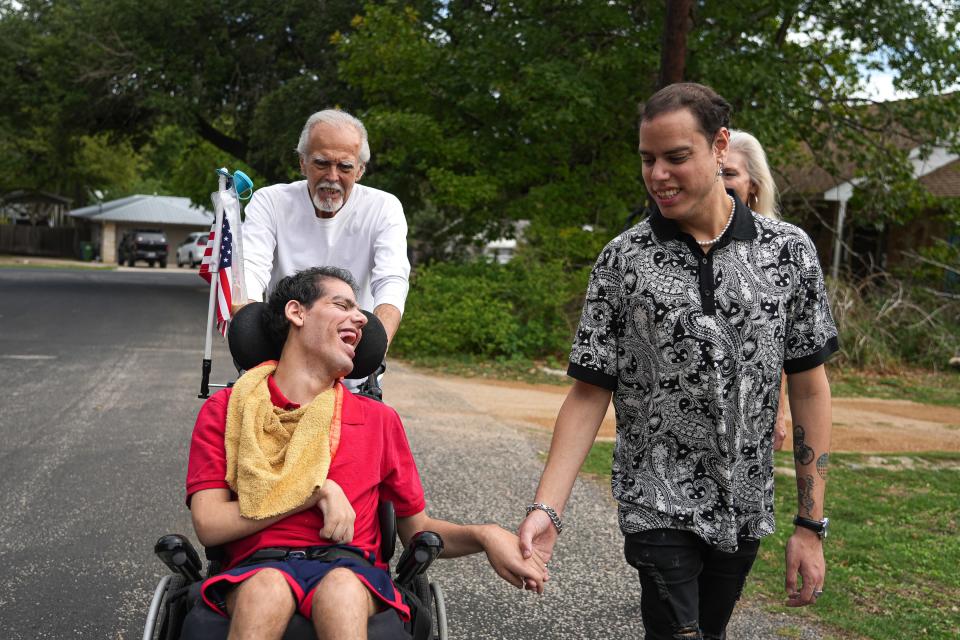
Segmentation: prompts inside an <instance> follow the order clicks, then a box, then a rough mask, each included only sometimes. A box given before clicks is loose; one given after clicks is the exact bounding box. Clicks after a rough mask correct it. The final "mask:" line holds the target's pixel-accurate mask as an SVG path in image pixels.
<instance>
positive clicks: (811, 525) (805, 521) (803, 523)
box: [793, 516, 830, 540]
mask: <svg viewBox="0 0 960 640" xmlns="http://www.w3.org/2000/svg"><path fill="white" fill-rule="evenodd" d="M793 524H795V525H796V526H798V527H803V528H804V529H810V531H813V532H814V533H815V534H817V537H818V538H820V539H821V540H823V539H824V538H826V537H827V527H828V526H829V525H830V518H824V519H823V520H811V519H810V518H802V517H800V516H794V518H793Z"/></svg>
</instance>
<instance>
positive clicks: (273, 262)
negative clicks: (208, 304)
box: [243, 180, 410, 313]
mask: <svg viewBox="0 0 960 640" xmlns="http://www.w3.org/2000/svg"><path fill="white" fill-rule="evenodd" d="M318 266H335V267H341V268H343V269H346V270H348V271H349V272H350V273H352V274H353V277H354V278H355V279H356V281H357V284H358V285H359V287H360V297H359V300H358V303H359V304H360V307H361V308H362V309H367V310H370V311H372V310H373V309H375V308H376V307H377V306H379V305H381V304H391V305H393V306H395V307H396V308H397V309H399V310H400V312H401V313H403V306H404V302H405V301H406V299H407V291H408V289H409V282H408V279H409V277H410V261H409V260H408V259H407V220H406V218H405V217H404V215H403V206H402V205H401V204H400V201H399V200H398V199H397V198H396V197H395V196H393V195H391V194H389V193H387V192H386V191H380V190H379V189H373V188H371V187H365V186H363V185H360V184H354V185H353V189H352V190H351V192H350V197H349V199H348V200H347V203H346V205H345V206H344V207H343V209H341V210H340V211H338V212H337V214H336V215H335V216H333V217H332V218H318V217H317V216H316V215H315V213H314V208H313V202H311V200H310V194H309V192H308V190H307V181H306V180H300V181H299V182H292V183H290V184H276V185H272V186H269V187H264V188H262V189H259V190H257V191H256V192H255V193H254V194H253V198H252V199H251V200H250V203H249V204H248V205H247V207H246V220H245V221H244V223H243V268H244V279H245V281H246V285H247V297H248V298H250V299H251V300H261V299H263V298H264V294H265V293H266V294H269V292H270V291H271V290H272V289H273V287H274V285H275V284H276V283H277V282H278V281H279V280H280V279H281V278H283V277H285V276H289V275H292V274H294V273H296V272H297V271H300V270H302V269H308V268H310V267H318Z"/></svg>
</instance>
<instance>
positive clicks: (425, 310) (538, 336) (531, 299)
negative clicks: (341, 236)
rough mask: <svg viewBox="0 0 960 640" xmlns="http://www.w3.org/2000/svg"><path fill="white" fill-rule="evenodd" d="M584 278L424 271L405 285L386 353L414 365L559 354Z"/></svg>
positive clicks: (466, 268) (528, 271)
mask: <svg viewBox="0 0 960 640" xmlns="http://www.w3.org/2000/svg"><path fill="white" fill-rule="evenodd" d="M586 277H587V273H586V272H585V271H584V270H575V271H569V270H564V268H563V264H562V263H561V262H559V261H549V262H538V263H524V262H523V261H521V260H515V261H512V262H510V263H508V264H506V265H500V264H496V263H492V262H486V261H475V262H470V263H466V264H453V263H436V264H432V265H429V266H426V267H422V268H420V269H419V270H418V271H417V272H416V274H415V277H414V278H413V281H412V282H411V288H410V295H409V297H408V298H407V305H406V306H407V310H406V313H405V314H404V318H403V324H402V325H401V328H400V331H399V332H398V333H397V337H396V339H395V341H394V343H393V345H392V347H391V349H392V351H391V352H392V353H395V354H396V355H398V356H400V357H404V356H408V357H413V358H423V357H437V356H448V357H453V358H457V357H461V356H469V355H475V356H485V357H490V358H498V359H511V358H519V357H544V356H553V355H557V354H562V353H565V352H566V351H568V350H569V348H570V341H571V339H572V336H573V330H574V327H575V326H576V324H575V323H576V320H577V318H578V316H579V307H580V305H581V304H582V295H583V290H584V288H585V286H586Z"/></svg>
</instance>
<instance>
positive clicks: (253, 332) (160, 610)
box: [143, 303, 447, 640]
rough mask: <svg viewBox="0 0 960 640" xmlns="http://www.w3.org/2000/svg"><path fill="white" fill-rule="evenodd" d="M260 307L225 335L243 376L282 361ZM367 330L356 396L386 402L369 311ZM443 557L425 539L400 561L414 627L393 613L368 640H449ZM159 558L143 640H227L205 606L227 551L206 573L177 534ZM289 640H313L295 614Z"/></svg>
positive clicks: (388, 511)
mask: <svg viewBox="0 0 960 640" xmlns="http://www.w3.org/2000/svg"><path fill="white" fill-rule="evenodd" d="M263 313H264V305H263V303H251V304H249V305H247V306H245V307H244V308H243V309H241V310H240V311H239V312H238V313H237V315H236V316H235V317H234V319H233V320H232V322H231V325H230V330H229V333H228V336H227V337H228V343H229V346H230V353H231V355H232V356H233V359H234V364H235V365H236V366H237V369H238V371H245V370H246V369H249V368H250V367H253V366H256V365H257V364H259V363H261V362H264V361H266V360H276V359H278V358H279V354H280V349H279V346H278V345H275V344H273V343H272V342H271V340H270V339H269V337H268V336H267V334H266V332H265V331H264V327H263ZM364 313H365V314H366V315H367V319H368V323H367V326H366V327H365V328H364V331H363V337H362V339H361V341H360V343H359V344H358V345H357V353H356V357H355V358H354V369H353V371H352V372H351V373H350V375H349V376H348V377H349V378H351V379H364V378H365V379H366V381H365V382H364V383H363V384H362V385H361V387H360V389H359V390H358V392H357V393H359V394H361V395H365V396H368V397H370V398H372V399H374V400H377V401H382V390H381V389H380V385H379V381H378V376H379V375H380V374H381V373H383V371H384V370H385V368H386V367H385V365H384V364H383V356H384V354H385V352H386V344H387V340H386V332H385V331H384V329H383V325H382V324H381V323H380V321H379V320H378V319H377V317H376V316H374V315H373V314H372V313H369V312H367V311H364ZM378 517H379V523H380V535H381V546H380V559H381V560H382V562H383V563H385V564H387V565H388V566H389V565H390V564H391V561H392V559H393V556H394V554H395V551H396V541H397V525H396V516H395V514H394V510H393V505H392V504H391V503H389V502H384V503H381V504H380V507H379V510H378ZM442 550H443V540H442V539H441V538H440V536H439V535H437V534H436V533H433V532H431V531H421V532H420V533H417V534H416V535H415V536H414V537H413V538H412V539H411V541H410V544H409V546H408V547H407V548H406V549H405V550H404V551H403V553H402V554H401V555H400V558H399V560H398V561H397V563H396V565H395V567H394V571H395V577H394V585H395V586H396V588H397V590H398V591H399V592H400V593H401V595H402V597H403V600H404V602H405V603H406V604H407V605H408V606H409V607H410V612H411V620H410V621H409V622H406V623H404V622H402V621H401V619H400V616H399V615H398V614H397V613H396V611H395V610H393V609H390V610H387V611H382V612H380V613H377V614H376V615H374V616H372V617H371V618H370V619H369V621H368V624H367V636H368V638H370V640H394V639H396V640H401V639H402V640H447V616H446V608H445V605H444V599H443V591H442V589H441V588H440V585H438V584H436V583H434V582H431V581H430V580H429V579H428V577H427V575H426V570H427V568H428V567H429V566H430V564H432V563H433V561H434V560H435V559H436V558H437V557H438V556H439V555H440V552H441V551H442ZM154 553H155V554H156V556H157V557H158V558H159V559H160V560H161V561H162V562H163V563H164V564H165V565H166V566H167V567H168V568H169V569H170V571H171V574H170V575H166V576H164V577H163V578H161V579H160V582H159V584H157V587H156V589H155V590H154V594H153V599H152V600H151V603H150V609H149V610H148V612H147V619H146V623H145V625H144V631H143V639H144V640H181V638H182V640H193V639H199V638H203V639H204V640H221V639H225V638H226V637H227V633H228V631H229V626H230V621H229V620H228V619H227V618H225V617H223V616H221V615H220V614H218V613H216V612H215V611H213V610H212V609H210V608H209V607H207V606H206V605H204V604H203V603H202V600H201V598H200V586H201V584H202V583H203V580H204V579H205V578H207V577H210V576H213V575H216V574H217V573H219V572H220V571H221V569H222V568H223V566H224V561H225V560H226V558H225V557H224V554H223V550H222V549H221V548H219V547H213V548H207V549H205V555H206V558H207V561H208V564H207V567H206V569H205V570H204V567H203V562H202V561H201V559H200V554H199V553H198V552H197V550H196V548H195V547H194V546H193V545H192V544H191V543H190V541H189V540H188V539H187V538H186V537H185V536H182V535H179V534H168V535H165V536H163V537H161V538H160V539H159V540H158V541H157V543H156V545H155V546H154ZM283 638H284V640H316V635H315V633H314V630H313V624H312V623H311V621H310V620H307V619H306V618H304V617H303V616H301V615H300V614H299V613H296V614H294V616H293V617H292V618H291V620H290V623H289V625H288V626H287V629H286V631H285V633H284V635H283Z"/></svg>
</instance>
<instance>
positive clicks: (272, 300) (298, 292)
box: [263, 267, 359, 348]
mask: <svg viewBox="0 0 960 640" xmlns="http://www.w3.org/2000/svg"><path fill="white" fill-rule="evenodd" d="M330 279H336V280H342V281H343V282H346V283H347V284H348V285H350V288H351V289H353V293H354V295H359V292H358V288H357V282H356V280H354V278H353V275H352V274H351V273H350V272H349V271H347V270H346V269H341V268H340V267H312V268H310V269H304V270H303V271H297V272H296V273H295V274H293V275H292V276H287V277H286V278H283V279H282V280H280V282H278V283H277V286H276V287H274V289H273V291H271V292H270V297H269V299H268V300H267V304H266V305H265V307H264V310H263V315H264V318H263V325H264V327H266V330H267V334H268V335H269V337H270V340H271V341H272V342H273V343H274V344H275V345H276V346H277V347H278V348H279V347H282V346H283V343H284V342H286V341H287V333H289V331H290V321H289V320H287V315H286V311H285V309H286V306H287V302H289V301H290V300H296V301H297V302H299V303H301V304H303V305H305V306H307V307H309V306H311V305H312V304H313V303H314V302H316V301H317V300H319V299H320V298H322V297H323V296H324V295H325V294H326V289H325V288H324V286H323V283H324V282H325V281H326V280H330Z"/></svg>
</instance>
